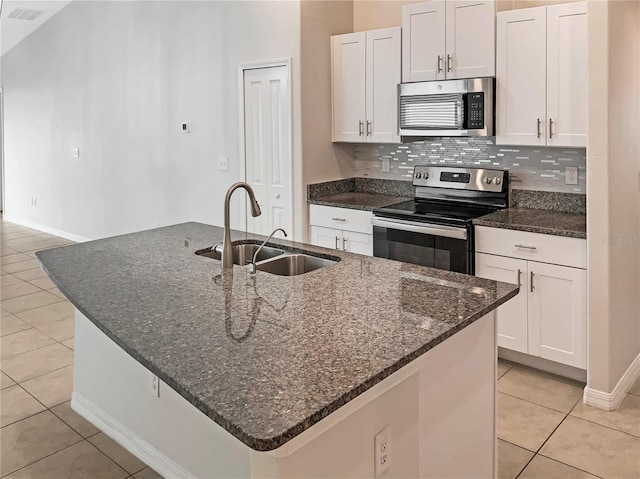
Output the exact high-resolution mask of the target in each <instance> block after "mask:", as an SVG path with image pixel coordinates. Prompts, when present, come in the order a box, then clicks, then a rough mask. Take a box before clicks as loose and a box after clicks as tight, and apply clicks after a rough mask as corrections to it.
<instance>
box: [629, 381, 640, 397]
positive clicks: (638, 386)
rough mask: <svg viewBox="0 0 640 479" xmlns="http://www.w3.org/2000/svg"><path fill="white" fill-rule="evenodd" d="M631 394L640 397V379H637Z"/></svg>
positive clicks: (630, 390)
mask: <svg viewBox="0 0 640 479" xmlns="http://www.w3.org/2000/svg"><path fill="white" fill-rule="evenodd" d="M629 393H631V394H635V395H636V396H640V378H638V379H636V382H635V383H634V384H633V386H631V389H629Z"/></svg>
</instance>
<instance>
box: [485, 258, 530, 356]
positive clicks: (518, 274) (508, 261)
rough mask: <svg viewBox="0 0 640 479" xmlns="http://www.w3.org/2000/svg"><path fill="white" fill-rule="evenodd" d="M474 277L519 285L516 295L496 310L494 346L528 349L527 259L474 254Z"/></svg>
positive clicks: (524, 351)
mask: <svg viewBox="0 0 640 479" xmlns="http://www.w3.org/2000/svg"><path fill="white" fill-rule="evenodd" d="M476 276H478V277H479V278H486V279H491V280H494V281H502V282H505V283H513V284H519V285H520V292H519V293H518V295H517V296H516V297H515V298H513V299H510V300H509V301H507V302H506V303H504V304H503V305H502V306H500V307H499V308H498V309H497V310H496V319H497V321H498V346H501V347H504V348H508V349H512V350H514V351H520V352H521V353H526V352H528V339H527V314H528V312H527V294H528V289H527V287H528V283H527V278H528V276H527V262H526V261H525V260H522V259H515V258H507V257H504V256H495V255H491V254H484V253H476Z"/></svg>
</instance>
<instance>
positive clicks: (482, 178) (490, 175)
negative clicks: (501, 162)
mask: <svg viewBox="0 0 640 479" xmlns="http://www.w3.org/2000/svg"><path fill="white" fill-rule="evenodd" d="M504 179H505V172H504V171H503V170H488V169H475V168H455V167H441V166H427V165H418V166H416V167H415V168H414V169H413V186H428V187H436V188H454V189H458V190H474V191H493V192H502V191H503V189H505V190H506V188H507V186H508V185H505V184H504V183H505V181H504Z"/></svg>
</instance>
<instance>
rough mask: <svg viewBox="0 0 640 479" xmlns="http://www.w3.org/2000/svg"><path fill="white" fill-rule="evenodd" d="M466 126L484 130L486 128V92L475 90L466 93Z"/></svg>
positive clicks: (468, 128) (470, 128) (471, 128)
mask: <svg viewBox="0 0 640 479" xmlns="http://www.w3.org/2000/svg"><path fill="white" fill-rule="evenodd" d="M465 112H466V114H465V118H464V120H465V121H464V128H465V129H467V130H482V129H483V128H484V93H483V92H475V93H467V94H466V95H465Z"/></svg>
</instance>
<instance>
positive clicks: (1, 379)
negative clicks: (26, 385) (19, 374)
mask: <svg viewBox="0 0 640 479" xmlns="http://www.w3.org/2000/svg"><path fill="white" fill-rule="evenodd" d="M15 383H16V382H15V381H14V380H13V379H11V378H10V377H9V376H7V375H6V374H5V373H3V372H2V371H0V389H4V388H8V387H9V386H13V385H14V384H15Z"/></svg>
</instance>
